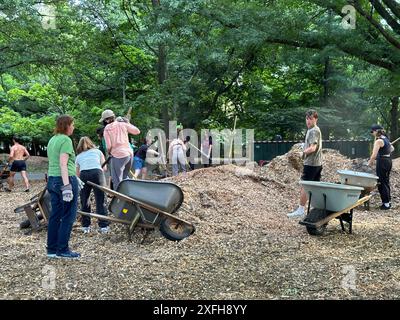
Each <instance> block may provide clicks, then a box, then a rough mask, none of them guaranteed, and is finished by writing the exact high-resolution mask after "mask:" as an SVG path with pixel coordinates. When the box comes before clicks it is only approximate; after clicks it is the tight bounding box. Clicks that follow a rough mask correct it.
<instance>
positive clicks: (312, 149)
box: [303, 143, 318, 155]
mask: <svg viewBox="0 0 400 320" xmlns="http://www.w3.org/2000/svg"><path fill="white" fill-rule="evenodd" d="M317 148H318V145H317V143H314V144H312V145H311V146H309V147H308V148H307V149H305V150H304V151H303V153H304V154H305V155H309V154H311V153H314V152H315V151H317Z"/></svg>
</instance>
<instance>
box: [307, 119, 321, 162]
mask: <svg viewBox="0 0 400 320" xmlns="http://www.w3.org/2000/svg"><path fill="white" fill-rule="evenodd" d="M313 144H316V145H317V150H316V151H315V152H313V153H311V154H308V155H306V157H305V159H304V165H306V166H313V167H317V166H322V135H321V130H320V129H319V127H318V126H314V127H312V128H311V129H308V131H307V134H306V140H305V143H304V150H305V149H307V148H308V147H310V146H311V145H313Z"/></svg>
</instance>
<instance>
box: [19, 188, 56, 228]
mask: <svg viewBox="0 0 400 320" xmlns="http://www.w3.org/2000/svg"><path fill="white" fill-rule="evenodd" d="M14 212H15V213H21V212H25V213H26V215H27V217H28V219H27V220H25V221H22V222H21V223H20V228H21V229H26V228H29V227H31V228H32V229H31V231H39V230H41V229H43V228H45V227H47V222H48V220H49V216H50V212H51V201H50V193H49V192H48V191H47V188H45V189H44V190H42V191H41V192H39V193H38V194H37V195H35V196H33V197H32V198H31V201H30V202H28V203H26V204H24V205H22V206H20V207H17V208H15V209H14ZM42 220H43V221H42ZM29 232H30V231H28V232H27V233H29Z"/></svg>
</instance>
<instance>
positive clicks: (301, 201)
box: [300, 188, 307, 207]
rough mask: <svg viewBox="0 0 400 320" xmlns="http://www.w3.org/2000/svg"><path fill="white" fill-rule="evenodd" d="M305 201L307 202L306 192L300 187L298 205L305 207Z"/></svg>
mask: <svg viewBox="0 0 400 320" xmlns="http://www.w3.org/2000/svg"><path fill="white" fill-rule="evenodd" d="M306 203H307V194H306V192H305V191H304V188H301V191H300V205H301V206H303V207H305V206H306Z"/></svg>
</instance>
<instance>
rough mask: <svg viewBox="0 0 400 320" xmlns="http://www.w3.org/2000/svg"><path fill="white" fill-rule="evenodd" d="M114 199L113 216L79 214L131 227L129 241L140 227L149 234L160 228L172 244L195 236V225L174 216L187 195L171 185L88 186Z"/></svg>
mask: <svg viewBox="0 0 400 320" xmlns="http://www.w3.org/2000/svg"><path fill="white" fill-rule="evenodd" d="M87 183H88V184H89V185H91V186H93V187H95V188H98V189H100V190H102V191H103V192H105V193H106V194H108V195H111V196H112V200H111V202H110V204H109V207H108V209H109V212H111V213H112V215H110V216H103V215H98V214H95V213H89V212H83V211H80V210H79V211H78V213H79V214H81V215H86V216H89V217H93V218H97V219H102V220H106V221H110V222H116V223H122V224H125V225H127V226H128V236H129V240H131V238H132V234H133V232H134V230H135V228H136V227H141V228H144V229H146V230H149V229H155V228H159V230H160V232H161V234H162V235H163V236H164V237H165V238H167V239H168V240H172V241H180V240H182V239H184V238H187V237H189V236H190V235H191V234H193V233H194V231H195V227H194V225H193V224H192V223H190V222H188V221H185V220H183V219H181V218H179V217H177V216H175V215H174V213H175V212H176V211H178V209H179V208H180V207H181V205H182V203H183V192H182V190H181V188H180V187H179V186H177V185H176V184H174V183H170V182H160V181H146V180H137V179H135V180H131V179H127V180H123V181H121V183H120V184H119V186H118V189H117V190H116V191H115V190H112V189H109V188H107V187H103V186H100V185H97V184H95V183H92V182H87Z"/></svg>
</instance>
